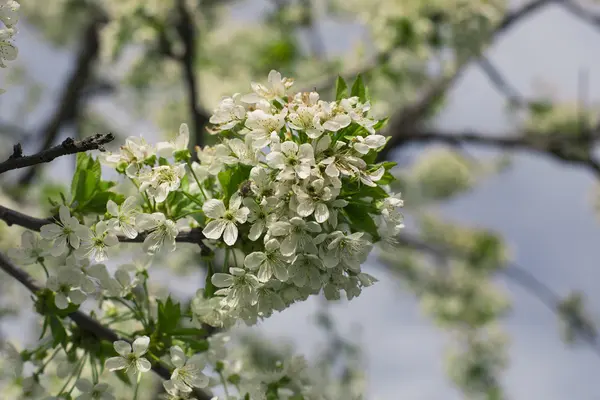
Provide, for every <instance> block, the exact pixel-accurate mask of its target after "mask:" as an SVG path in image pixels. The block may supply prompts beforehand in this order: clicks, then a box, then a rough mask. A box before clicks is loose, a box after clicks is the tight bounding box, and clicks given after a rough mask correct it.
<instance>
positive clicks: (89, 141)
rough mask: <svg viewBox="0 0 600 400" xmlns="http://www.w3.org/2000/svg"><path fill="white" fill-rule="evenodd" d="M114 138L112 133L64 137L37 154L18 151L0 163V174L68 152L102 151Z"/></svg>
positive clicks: (49, 159)
mask: <svg viewBox="0 0 600 400" xmlns="http://www.w3.org/2000/svg"><path fill="white" fill-rule="evenodd" d="M114 139H115V137H114V135H113V134H112V133H106V134H97V135H94V136H90V137H88V138H85V139H83V140H73V139H72V138H67V139H65V140H64V141H63V142H62V143H61V144H59V145H58V146H54V147H52V148H50V149H47V150H42V151H40V152H39V153H37V154H33V155H30V156H23V155H22V154H21V155H19V154H18V152H15V153H13V155H12V156H10V157H9V159H8V160H6V161H4V162H2V163H0V174H2V173H4V172H6V171H10V170H13V169H19V168H25V167H30V166H35V165H37V164H42V163H47V162H50V161H52V160H54V159H55V158H57V157H61V156H65V155H68V154H75V153H82V152H85V151H88V150H100V151H104V148H103V147H102V146H103V145H105V144H106V143H109V142H111V141H113V140H114Z"/></svg>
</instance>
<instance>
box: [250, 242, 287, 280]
mask: <svg viewBox="0 0 600 400" xmlns="http://www.w3.org/2000/svg"><path fill="white" fill-rule="evenodd" d="M279 247H280V244H279V241H278V240H277V239H271V240H269V241H267V243H265V251H264V252H262V251H255V252H253V253H250V254H248V255H247V256H246V258H245V259H244V266H245V267H246V268H248V269H250V270H258V273H257V275H256V276H257V277H258V280H259V281H260V282H267V281H268V280H269V279H271V276H273V275H275V278H277V279H278V280H280V281H283V282H285V281H286V280H287V279H288V270H287V267H288V265H287V263H288V259H287V257H284V256H283V255H282V254H281V252H280V251H279Z"/></svg>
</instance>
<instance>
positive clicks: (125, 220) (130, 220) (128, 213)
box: [106, 196, 139, 239]
mask: <svg viewBox="0 0 600 400" xmlns="http://www.w3.org/2000/svg"><path fill="white" fill-rule="evenodd" d="M137 202H138V201H137V198H136V197H134V196H130V197H128V198H126V199H125V201H124V202H123V203H122V204H121V205H117V203H115V202H114V201H112V200H109V201H108V202H107V203H106V210H107V211H108V213H109V214H110V215H111V216H112V218H111V219H109V220H108V226H109V227H110V229H112V230H113V231H115V232H117V233H121V232H122V233H123V234H124V235H125V236H127V237H128V238H130V239H134V238H136V237H137V235H138V232H137V230H136V229H135V217H136V216H137V214H138V213H139V212H138V211H137V209H136V208H137V205H138V204H137Z"/></svg>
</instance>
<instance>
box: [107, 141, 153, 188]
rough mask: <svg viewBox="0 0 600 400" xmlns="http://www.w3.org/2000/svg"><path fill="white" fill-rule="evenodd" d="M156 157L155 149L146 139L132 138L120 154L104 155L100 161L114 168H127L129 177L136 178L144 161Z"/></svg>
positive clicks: (126, 142) (126, 171) (122, 147)
mask: <svg viewBox="0 0 600 400" xmlns="http://www.w3.org/2000/svg"><path fill="white" fill-rule="evenodd" d="M155 155H156V149H155V147H154V146H151V145H149V144H148V143H147V142H146V140H145V139H144V138H142V137H135V136H130V137H128V138H127V139H126V140H125V144H124V145H123V146H121V149H120V152H119V153H109V152H105V153H102V156H101V158H100V160H101V161H103V162H104V163H105V164H108V165H112V166H114V167H120V166H122V165H123V166H125V173H126V174H127V176H128V177H130V178H135V177H137V174H138V172H139V170H140V168H141V167H142V165H143V163H144V161H145V160H147V159H149V158H151V157H152V156H155Z"/></svg>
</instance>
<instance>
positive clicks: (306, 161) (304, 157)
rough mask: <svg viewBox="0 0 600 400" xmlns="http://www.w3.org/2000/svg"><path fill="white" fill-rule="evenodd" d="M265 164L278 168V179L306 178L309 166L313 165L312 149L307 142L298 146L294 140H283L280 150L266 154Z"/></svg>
mask: <svg viewBox="0 0 600 400" xmlns="http://www.w3.org/2000/svg"><path fill="white" fill-rule="evenodd" d="M267 164H268V165H269V166H270V167H271V168H275V169H279V170H280V172H279V175H278V179H281V180H291V179H295V178H296V177H298V178H300V179H306V178H308V176H309V175H310V168H311V167H312V166H313V165H315V156H314V150H313V148H312V146H311V145H310V144H308V143H303V144H301V145H300V146H298V145H297V144H296V143H295V142H291V141H287V142H283V143H282V144H281V151H273V152H271V153H269V154H267Z"/></svg>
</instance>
